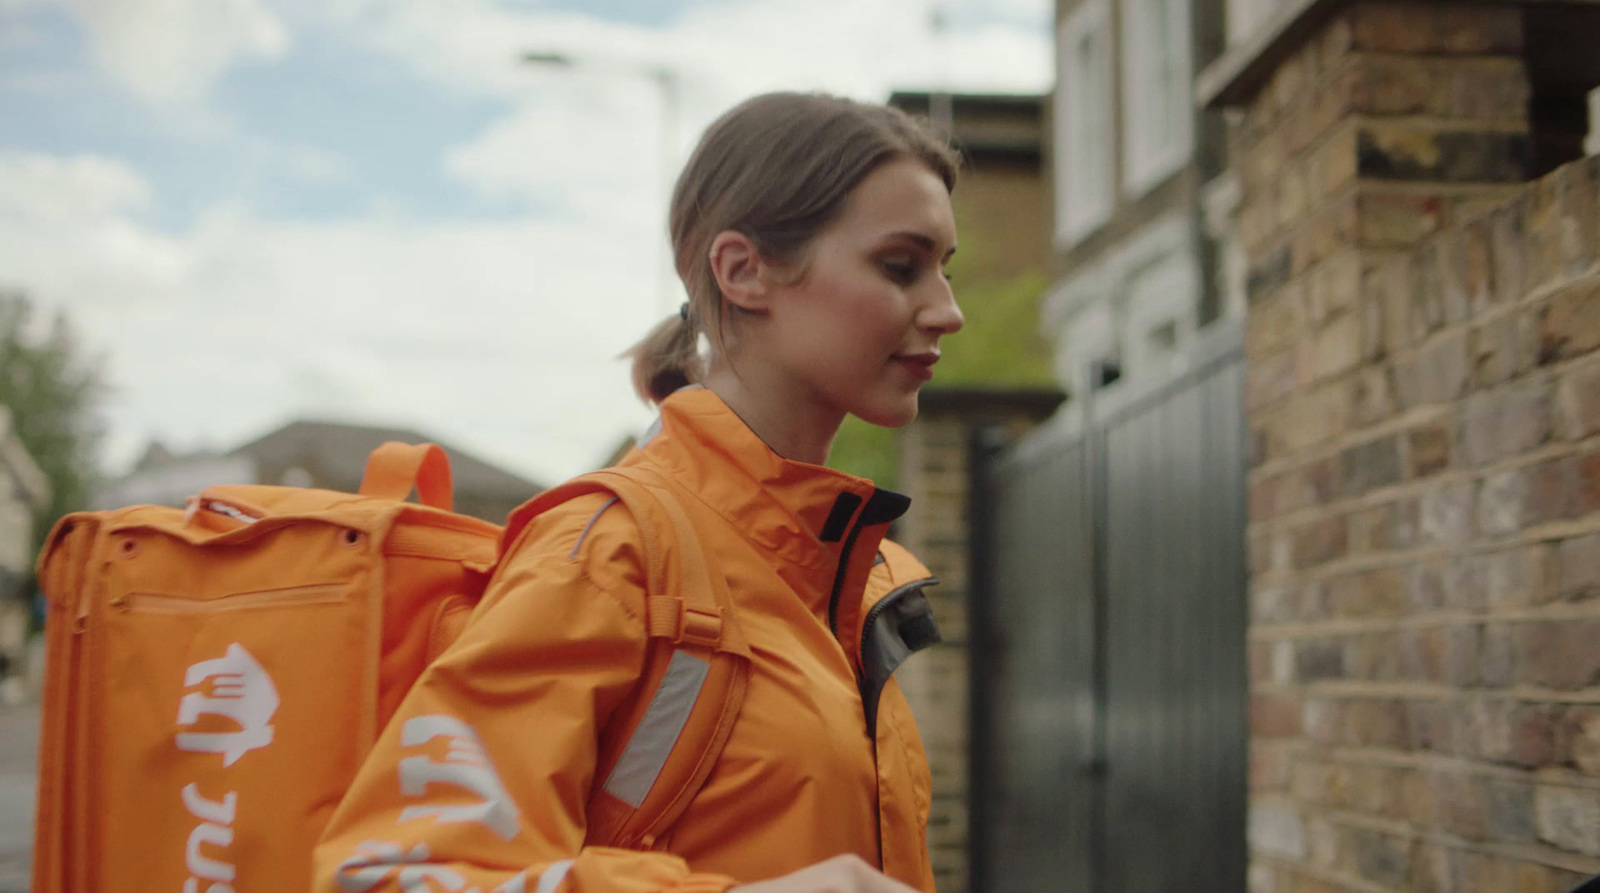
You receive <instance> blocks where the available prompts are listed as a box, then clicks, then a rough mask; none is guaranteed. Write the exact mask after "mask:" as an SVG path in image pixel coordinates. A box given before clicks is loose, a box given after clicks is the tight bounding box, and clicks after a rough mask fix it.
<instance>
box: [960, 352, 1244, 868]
mask: <svg viewBox="0 0 1600 893" xmlns="http://www.w3.org/2000/svg"><path fill="white" fill-rule="evenodd" d="M1186 360H1187V361H1186V362H1185V363H1184V364H1183V368H1182V369H1179V370H1174V371H1173V372H1172V374H1170V375H1169V376H1167V377H1165V378H1164V379H1162V380H1157V381H1149V382H1129V383H1128V384H1127V385H1123V386H1119V387H1117V388H1115V389H1113V390H1112V391H1109V392H1103V395H1102V396H1100V397H1099V398H1098V399H1096V398H1095V397H1089V398H1087V399H1084V400H1081V401H1079V402H1078V405H1077V406H1075V407H1074V408H1073V409H1070V410H1067V411H1066V412H1064V413H1063V414H1061V415H1058V416H1057V418H1056V419H1054V420H1052V421H1051V422H1050V423H1048V424H1047V425H1046V426H1045V427H1044V428H1042V429H1040V430H1038V431H1036V432H1035V433H1033V434H1032V435H1030V436H1029V437H1028V438H1027V439H1026V440H1023V441H1021V442H1019V443H1017V444H1015V445H1009V446H1007V445H1004V444H1000V443H996V442H995V439H996V437H997V436H998V434H997V432H994V431H987V432H983V431H980V432H978V434H977V436H978V438H979V442H978V443H977V444H975V445H974V446H975V448H974V450H973V455H974V457H975V460H974V468H973V474H974V476H975V479H974V487H973V494H974V506H973V508H974V536H973V542H974V544H975V545H974V549H975V554H974V556H973V558H974V565H973V566H974V568H976V569H977V571H978V574H977V577H976V579H975V580H974V583H975V585H976V590H975V592H974V593H973V598H972V601H971V603H972V606H973V607H972V616H971V618H970V620H971V624H972V628H971V634H972V640H971V641H972V666H973V679H972V682H973V693H972V694H973V697H972V704H973V717H972V718H973V726H972V735H973V740H972V767H971V768H972V779H971V782H972V784H971V787H972V831H971V843H972V853H971V855H972V866H973V867H972V881H973V884H972V888H973V891H974V893H1038V891H1064V893H1169V891H1170V893H1178V891H1183V893H1193V891H1205V893H1243V891H1244V889H1245V865H1246V855H1245V839H1244V829H1245V795H1246V772H1247V719H1246V702H1247V675H1246V666H1245V626H1246V599H1245V557H1244V528H1245V509H1244V502H1245V466H1246V451H1245V441H1244V427H1245V426H1244V406H1243V380H1244V363H1243V356H1242V349H1241V337H1240V329H1239V327H1238V326H1236V325H1222V326H1221V327H1220V328H1219V327H1218V326H1213V327H1212V329H1211V330H1208V331H1207V332H1205V333H1203V334H1202V337H1201V338H1200V339H1199V340H1198V342H1197V343H1196V344H1195V345H1193V347H1192V348H1191V350H1190V351H1189V352H1188V354H1187V357H1186Z"/></svg>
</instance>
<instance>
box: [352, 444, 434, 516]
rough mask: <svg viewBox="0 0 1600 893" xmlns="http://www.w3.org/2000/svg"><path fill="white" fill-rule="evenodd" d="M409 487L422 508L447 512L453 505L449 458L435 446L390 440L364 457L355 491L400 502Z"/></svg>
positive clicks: (409, 492) (408, 494) (407, 494)
mask: <svg viewBox="0 0 1600 893" xmlns="http://www.w3.org/2000/svg"><path fill="white" fill-rule="evenodd" d="M412 487H416V489H417V498H418V499H419V500H421V502H422V504H423V505H426V506H431V507H433V508H436V509H443V510H444V511H447V512H448V511H450V510H451V509H452V507H453V506H454V504H455V502H454V496H453V490H454V487H453V485H452V483H451V479H450V457H449V456H446V455H445V452H444V449H443V448H441V447H440V446H439V445H438V444H436V443H401V442H400V441H398V440H391V441H389V442H388V443H385V444H384V445H382V446H380V447H378V448H377V449H375V450H373V451H372V455H370V456H368V457H367V470H366V472H365V473H363V474H362V475H361V489H360V490H359V491H358V492H359V493H360V494H361V495H362V496H380V497H383V498H384V499H402V500H403V499H405V498H406V497H407V496H410V495H411V488H412Z"/></svg>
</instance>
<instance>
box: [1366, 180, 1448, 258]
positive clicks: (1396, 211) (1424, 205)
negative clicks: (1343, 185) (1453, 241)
mask: <svg viewBox="0 0 1600 893" xmlns="http://www.w3.org/2000/svg"><path fill="white" fill-rule="evenodd" d="M1356 213H1357V214H1359V215H1360V224H1359V228H1358V231H1357V234H1358V237H1359V239H1360V244H1361V245H1362V246H1363V247H1368V248H1408V247H1410V246H1413V245H1416V244H1418V243H1420V242H1421V241H1422V240H1423V239H1425V238H1427V237H1428V236H1431V235H1433V234H1434V233H1436V232H1438V231H1439V227H1440V226H1441V225H1442V224H1443V222H1444V204H1443V202H1441V201H1440V200H1439V198H1437V197H1436V196H1431V195H1407V194H1404V193H1382V192H1377V193H1375V192H1371V191H1363V192H1361V193H1360V194H1359V195H1357V196H1356Z"/></svg>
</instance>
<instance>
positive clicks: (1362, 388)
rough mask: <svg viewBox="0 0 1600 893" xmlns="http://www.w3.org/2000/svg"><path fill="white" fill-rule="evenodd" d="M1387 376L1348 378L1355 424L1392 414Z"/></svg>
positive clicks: (1383, 372) (1385, 370) (1366, 373)
mask: <svg viewBox="0 0 1600 893" xmlns="http://www.w3.org/2000/svg"><path fill="white" fill-rule="evenodd" d="M1368 306H1371V305H1368ZM1389 376H1390V370H1389V367H1387V366H1368V367H1366V368H1363V369H1361V370H1359V371H1358V372H1357V373H1356V375H1355V376H1354V377H1352V378H1351V379H1350V384H1349V387H1350V408H1351V413H1352V416H1351V421H1353V422H1355V424H1356V425H1358V426H1360V427H1366V426H1369V425H1375V424H1377V423H1378V422H1381V421H1383V420H1384V419H1387V418H1389V417H1390V416H1392V415H1394V412H1395V396H1394V384H1393V382H1392V381H1390V377H1389ZM1597 419H1600V416H1597ZM1597 423H1600V422H1597Z"/></svg>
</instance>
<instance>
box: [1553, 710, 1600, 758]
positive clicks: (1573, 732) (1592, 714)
mask: <svg viewBox="0 0 1600 893" xmlns="http://www.w3.org/2000/svg"><path fill="white" fill-rule="evenodd" d="M1562 737H1563V738H1564V739H1565V740H1566V750H1567V755H1568V758H1569V760H1570V761H1571V763H1572V766H1573V768H1575V769H1577V770H1578V771H1579V772H1582V773H1584V774H1585V775H1600V707H1594V706H1585V707H1575V708H1573V709H1571V710H1569V711H1568V712H1567V716H1566V719H1565V721H1564V729H1563V736H1562Z"/></svg>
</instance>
